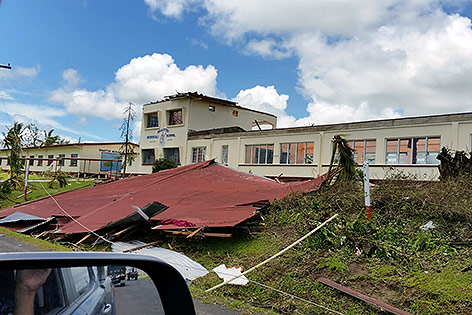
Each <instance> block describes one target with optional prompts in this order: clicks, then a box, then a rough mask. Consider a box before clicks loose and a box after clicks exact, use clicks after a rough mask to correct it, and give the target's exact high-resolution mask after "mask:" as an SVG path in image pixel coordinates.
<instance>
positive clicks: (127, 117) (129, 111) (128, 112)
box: [120, 102, 136, 177]
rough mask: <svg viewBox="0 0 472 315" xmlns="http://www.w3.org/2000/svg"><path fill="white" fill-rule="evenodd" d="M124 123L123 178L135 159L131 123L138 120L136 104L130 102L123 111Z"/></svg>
mask: <svg viewBox="0 0 472 315" xmlns="http://www.w3.org/2000/svg"><path fill="white" fill-rule="evenodd" d="M123 116H124V119H123V123H122V124H121V127H120V130H121V138H122V139H123V140H124V141H125V142H124V143H123V145H122V146H121V148H120V149H121V152H122V154H123V155H124V157H125V160H124V163H123V177H124V176H125V175H126V166H127V165H128V164H131V163H132V162H133V160H134V157H135V154H136V153H135V152H134V146H133V145H132V144H131V140H133V129H132V127H131V123H132V122H133V121H135V120H136V111H135V110H134V104H133V103H131V102H129V103H128V105H126V107H125V109H124V111H123Z"/></svg>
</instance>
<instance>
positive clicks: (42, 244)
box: [0, 227, 71, 252]
mask: <svg viewBox="0 0 472 315" xmlns="http://www.w3.org/2000/svg"><path fill="white" fill-rule="evenodd" d="M0 234H3V235H5V236H8V237H11V238H14V239H16V240H18V241H20V242H22V243H26V244H29V245H31V246H34V247H37V248H40V249H41V250H45V251H62V252H64V251H71V249H70V248H68V247H65V246H62V245H60V244H56V243H52V242H48V241H45V240H40V239H37V238H33V237H31V236H28V235H24V234H21V233H16V232H14V231H11V230H9V229H5V228H3V227H0Z"/></svg>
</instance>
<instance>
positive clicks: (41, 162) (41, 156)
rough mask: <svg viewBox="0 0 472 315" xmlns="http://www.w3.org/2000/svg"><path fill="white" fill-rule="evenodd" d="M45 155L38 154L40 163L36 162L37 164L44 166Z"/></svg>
mask: <svg viewBox="0 0 472 315" xmlns="http://www.w3.org/2000/svg"><path fill="white" fill-rule="evenodd" d="M42 159H43V155H38V163H36V166H43V160H42Z"/></svg>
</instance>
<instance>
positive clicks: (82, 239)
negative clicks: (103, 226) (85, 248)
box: [75, 233, 92, 245]
mask: <svg viewBox="0 0 472 315" xmlns="http://www.w3.org/2000/svg"><path fill="white" fill-rule="evenodd" d="M90 236H92V233H89V234H87V235H85V236H84V237H82V238H81V239H80V241H78V242H77V243H75V245H79V244H80V243H82V242H83V241H85V240H86V239H88V238H89V237H90Z"/></svg>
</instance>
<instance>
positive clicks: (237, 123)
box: [142, 92, 277, 133]
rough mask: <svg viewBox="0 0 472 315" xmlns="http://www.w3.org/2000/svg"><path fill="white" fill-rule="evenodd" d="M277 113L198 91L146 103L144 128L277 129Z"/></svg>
mask: <svg viewBox="0 0 472 315" xmlns="http://www.w3.org/2000/svg"><path fill="white" fill-rule="evenodd" d="M276 124H277V118H276V117H275V116H274V115H271V114H267V113H264V112H260V111H256V110H253V109H249V108H244V107H241V106H239V105H238V104H237V103H236V102H232V101H228V100H223V99H219V98H214V97H209V96H206V95H203V94H199V93H197V92H186V93H178V94H175V95H171V96H166V97H165V98H164V99H162V100H160V101H156V102H152V103H148V104H144V106H143V120H142V131H143V132H144V133H146V132H148V131H151V132H152V131H153V130H154V129H162V128H172V129H174V128H179V129H185V130H187V131H188V130H193V131H199V130H205V129H212V128H221V127H240V128H242V129H244V130H251V129H253V127H254V126H257V125H268V126H270V127H272V128H275V127H276Z"/></svg>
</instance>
